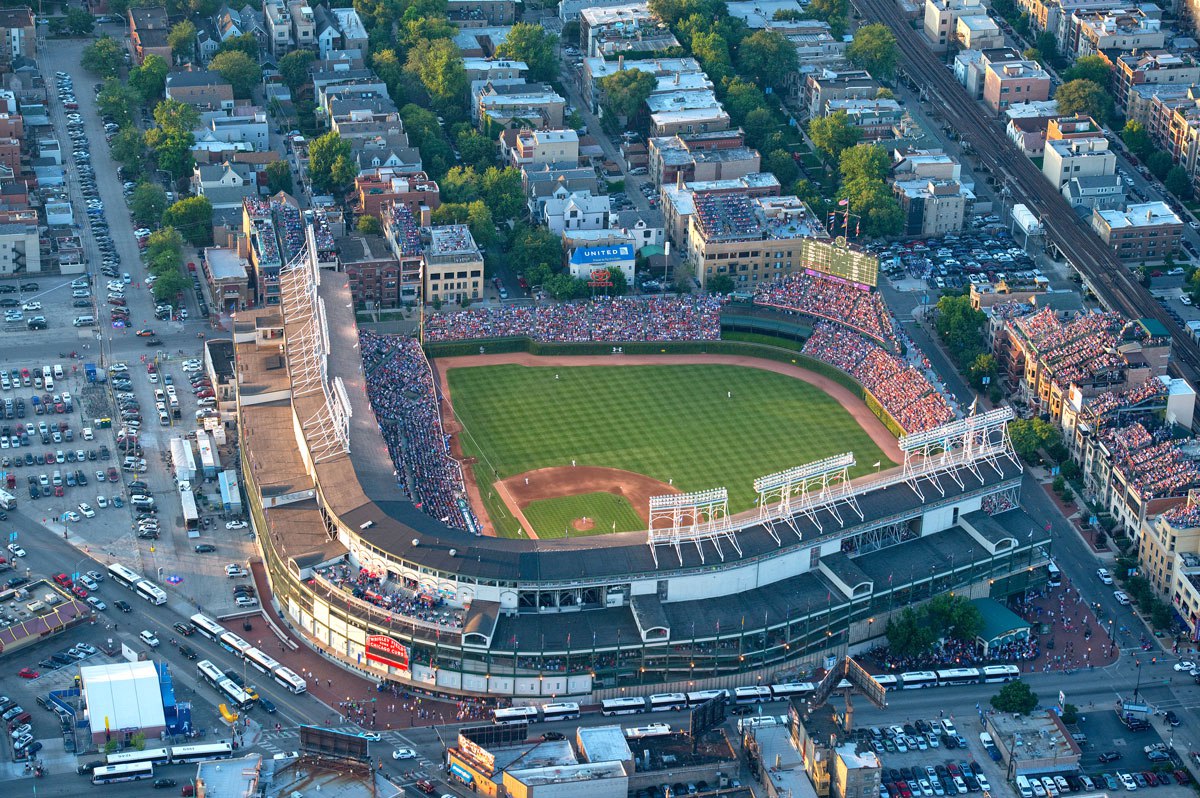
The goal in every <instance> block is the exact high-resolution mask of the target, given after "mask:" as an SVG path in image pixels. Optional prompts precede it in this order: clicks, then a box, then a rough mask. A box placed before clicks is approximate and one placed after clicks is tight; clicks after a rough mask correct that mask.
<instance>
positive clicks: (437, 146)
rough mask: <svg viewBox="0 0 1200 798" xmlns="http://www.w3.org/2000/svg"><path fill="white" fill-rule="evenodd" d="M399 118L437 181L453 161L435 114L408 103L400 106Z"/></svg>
mask: <svg viewBox="0 0 1200 798" xmlns="http://www.w3.org/2000/svg"><path fill="white" fill-rule="evenodd" d="M400 119H401V120H402V121H403V122H404V131H405V132H406V133H408V140H409V141H410V142H411V143H412V144H413V145H414V146H416V147H417V148H418V149H419V150H420V151H421V161H422V163H424V165H425V171H426V172H428V173H429V175H430V177H432V178H433V179H435V180H438V181H439V182H440V181H441V179H442V175H444V174H445V173H446V170H447V169H449V168H450V165H451V164H452V163H453V162H454V151H453V150H452V149H451V148H450V142H448V141H447V140H446V135H445V131H444V130H442V126H441V124H439V123H438V121H437V115H436V114H434V113H433V112H432V111H430V110H429V109H427V108H421V107H420V106H418V105H415V104H413V103H409V104H408V105H405V106H403V107H401V108H400Z"/></svg>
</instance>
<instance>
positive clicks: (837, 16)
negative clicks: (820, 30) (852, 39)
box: [776, 0, 849, 39]
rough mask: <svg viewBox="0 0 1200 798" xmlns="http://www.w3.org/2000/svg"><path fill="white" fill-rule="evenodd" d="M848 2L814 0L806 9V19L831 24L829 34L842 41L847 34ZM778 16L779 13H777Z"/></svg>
mask: <svg viewBox="0 0 1200 798" xmlns="http://www.w3.org/2000/svg"><path fill="white" fill-rule="evenodd" d="M848 7H849V2H848V0H813V2H811V3H809V4H808V6H807V7H805V9H804V12H803V17H804V18H805V19H819V20H821V21H822V22H828V23H829V33H830V35H831V36H833V38H835V39H840V38H842V34H844V33H845V32H846V11H847V10H848ZM776 14H778V12H776Z"/></svg>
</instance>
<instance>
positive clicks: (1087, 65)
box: [1062, 55, 1112, 86]
mask: <svg viewBox="0 0 1200 798" xmlns="http://www.w3.org/2000/svg"><path fill="white" fill-rule="evenodd" d="M1062 77H1063V81H1064V82H1067V83H1069V82H1071V81H1072V80H1090V81H1092V82H1093V83H1095V84H1097V85H1099V86H1108V85H1109V83H1110V82H1111V81H1112V67H1111V66H1110V65H1109V63H1108V61H1106V60H1105V59H1104V57H1103V56H1099V55H1085V56H1083V57H1081V58H1077V59H1075V63H1074V64H1072V65H1071V68H1070V69H1068V70H1067V71H1065V72H1063V75H1062Z"/></svg>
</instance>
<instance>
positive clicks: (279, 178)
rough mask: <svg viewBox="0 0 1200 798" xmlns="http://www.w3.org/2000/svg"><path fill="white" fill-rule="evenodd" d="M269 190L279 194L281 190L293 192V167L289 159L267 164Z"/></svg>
mask: <svg viewBox="0 0 1200 798" xmlns="http://www.w3.org/2000/svg"><path fill="white" fill-rule="evenodd" d="M264 171H265V172H266V173H267V191H269V192H270V193H272V194H278V193H279V192H280V191H286V192H287V193H288V194H291V193H292V188H293V187H292V167H291V166H290V165H289V164H288V162H287V161H274V162H272V163H269V164H267V168H266V169H265V170H264Z"/></svg>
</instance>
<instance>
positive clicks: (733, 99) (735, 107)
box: [721, 77, 774, 122]
mask: <svg viewBox="0 0 1200 798" xmlns="http://www.w3.org/2000/svg"><path fill="white" fill-rule="evenodd" d="M721 102H722V104H724V106H725V110H726V111H728V112H729V116H730V117H732V118H733V119H734V120H735V121H737V122H744V121H745V119H746V117H748V116H750V112H751V111H755V110H758V109H762V110H765V111H767V112H768V113H770V109H769V108H768V107H767V95H765V94H763V90H762V89H760V88H759V87H758V86H756V85H755V84H753V83H751V82H750V81H748V80H742V79H741V78H738V77H734V78H729V79H728V80H726V81H725V97H724V99H723V100H722V101H721ZM773 118H774V117H772V119H773Z"/></svg>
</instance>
